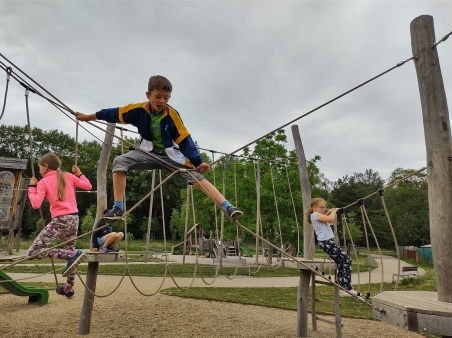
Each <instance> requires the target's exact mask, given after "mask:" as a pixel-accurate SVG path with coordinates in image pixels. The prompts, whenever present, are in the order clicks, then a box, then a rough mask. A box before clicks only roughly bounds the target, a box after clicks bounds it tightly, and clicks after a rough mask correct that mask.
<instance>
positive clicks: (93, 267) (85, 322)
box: [78, 262, 99, 335]
mask: <svg viewBox="0 0 452 338" xmlns="http://www.w3.org/2000/svg"><path fill="white" fill-rule="evenodd" d="M98 270H99V262H89V263H88V271H87V273H86V287H87V288H88V289H89V290H91V291H92V292H93V293H95V292H96V282H97V272H98ZM94 298H95V297H94V295H93V294H92V293H91V292H89V291H88V290H85V297H84V298H83V306H82V313H81V315H80V322H79V325H78V333H79V334H81V335H87V334H89V331H90V330H91V316H92V314H93V306H94Z"/></svg>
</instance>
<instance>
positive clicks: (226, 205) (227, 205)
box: [221, 200, 231, 211]
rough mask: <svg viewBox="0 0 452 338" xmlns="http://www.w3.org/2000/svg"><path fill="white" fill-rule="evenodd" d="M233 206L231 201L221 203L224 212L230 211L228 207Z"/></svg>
mask: <svg viewBox="0 0 452 338" xmlns="http://www.w3.org/2000/svg"><path fill="white" fill-rule="evenodd" d="M230 205H231V203H229V201H228V200H226V201H224V202H223V203H221V207H222V208H223V209H224V210H226V211H227V210H228V207H229V206H230Z"/></svg>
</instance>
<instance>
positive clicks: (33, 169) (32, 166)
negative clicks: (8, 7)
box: [25, 87, 58, 287]
mask: <svg viewBox="0 0 452 338" xmlns="http://www.w3.org/2000/svg"><path fill="white" fill-rule="evenodd" d="M29 94H30V91H29V88H28V87H27V88H25V107H26V110H27V127H28V145H29V147H30V162H31V176H32V177H36V175H35V161H34V157H33V140H32V136H31V125H30V109H29V107H28V95H29ZM39 216H40V218H41V224H42V228H44V227H45V226H46V222H45V219H44V214H43V213H42V208H41V207H39ZM50 260H51V262H52V268H53V275H54V277H55V283H56V286H57V287H58V277H57V275H56V271H55V263H54V261H53V256H50Z"/></svg>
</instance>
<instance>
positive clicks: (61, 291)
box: [55, 285, 75, 299]
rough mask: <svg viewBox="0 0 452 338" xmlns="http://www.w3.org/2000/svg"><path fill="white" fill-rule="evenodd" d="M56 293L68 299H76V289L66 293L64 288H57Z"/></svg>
mask: <svg viewBox="0 0 452 338" xmlns="http://www.w3.org/2000/svg"><path fill="white" fill-rule="evenodd" d="M55 291H56V293H58V294H59V295H60V296H66V298H67V299H72V298H74V297H75V291H74V289H71V290H70V291H67V292H66V291H64V286H61V285H59V286H57V288H56V289H55Z"/></svg>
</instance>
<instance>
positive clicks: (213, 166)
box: [212, 151, 220, 240]
mask: <svg viewBox="0 0 452 338" xmlns="http://www.w3.org/2000/svg"><path fill="white" fill-rule="evenodd" d="M212 162H213V163H215V152H214V151H212ZM215 167H216V165H215V164H213V165H212V175H213V185H214V186H215V187H216V186H217V185H216V178H215V176H216V175H215ZM214 213H215V238H216V240H218V237H219V235H220V234H219V233H218V215H217V204H216V203H214Z"/></svg>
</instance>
